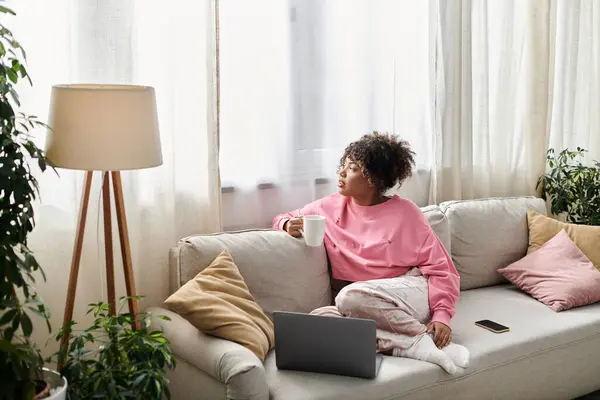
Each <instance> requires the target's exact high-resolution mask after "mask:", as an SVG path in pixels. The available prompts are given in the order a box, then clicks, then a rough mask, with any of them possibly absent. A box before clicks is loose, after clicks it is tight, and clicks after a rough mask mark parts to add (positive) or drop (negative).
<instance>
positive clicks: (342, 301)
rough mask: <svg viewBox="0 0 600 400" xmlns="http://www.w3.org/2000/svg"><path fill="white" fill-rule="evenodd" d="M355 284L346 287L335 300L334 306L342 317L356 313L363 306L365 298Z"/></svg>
mask: <svg viewBox="0 0 600 400" xmlns="http://www.w3.org/2000/svg"><path fill="white" fill-rule="evenodd" d="M357 286H358V285H357V284H352V285H348V286H346V287H345V288H343V289H342V290H340V292H339V293H338V295H337V296H336V298H335V305H336V307H337V309H338V310H339V311H340V312H341V313H342V314H343V315H346V316H347V315H349V314H351V313H352V311H354V312H356V311H357V310H359V309H360V308H361V306H364V305H365V300H366V297H368V296H367V295H366V294H365V293H364V292H363V291H361V290H360V288H359V287H357Z"/></svg>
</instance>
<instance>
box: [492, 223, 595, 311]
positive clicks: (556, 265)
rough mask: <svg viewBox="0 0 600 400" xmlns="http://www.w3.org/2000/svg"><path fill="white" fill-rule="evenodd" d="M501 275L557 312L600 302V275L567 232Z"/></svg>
mask: <svg viewBox="0 0 600 400" xmlns="http://www.w3.org/2000/svg"><path fill="white" fill-rule="evenodd" d="M498 272H500V273H501V274H502V275H503V276H504V277H506V278H507V279H508V280H509V281H511V282H512V283H513V284H514V285H515V286H516V287H518V288H519V289H521V290H522V291H524V292H526V293H529V294H530V295H532V296H533V297H534V298H536V299H538V300H539V301H541V302H542V303H544V304H546V305H547V306H548V307H550V308H551V309H552V310H554V311H556V312H559V311H563V310H568V309H569V308H573V307H580V306H585V305H587V304H591V303H596V302H598V301H600V272H598V270H596V268H594V264H592V262H591V261H590V260H589V259H588V258H587V257H586V256H585V254H583V252H582V251H581V250H580V249H579V247H577V245H576V244H575V243H573V241H572V240H571V238H569V235H568V234H567V232H566V231H564V230H562V231H560V232H559V233H558V234H557V235H556V236H554V237H553V238H552V239H550V240H549V241H547V242H546V243H544V244H543V245H542V247H540V248H539V249H538V250H536V251H534V252H533V253H530V254H528V255H526V256H525V257H524V258H522V259H520V260H518V261H516V262H514V263H512V264H510V265H509V266H508V267H506V268H501V269H499V270H498Z"/></svg>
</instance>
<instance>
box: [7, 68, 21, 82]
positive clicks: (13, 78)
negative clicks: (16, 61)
mask: <svg viewBox="0 0 600 400" xmlns="http://www.w3.org/2000/svg"><path fill="white" fill-rule="evenodd" d="M6 76H7V77H8V79H10V81H11V82H12V83H15V84H16V83H17V81H18V80H19V78H18V77H17V74H16V73H15V71H13V70H12V69H6Z"/></svg>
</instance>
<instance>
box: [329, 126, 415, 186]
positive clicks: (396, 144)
mask: <svg viewBox="0 0 600 400" xmlns="http://www.w3.org/2000/svg"><path fill="white" fill-rule="evenodd" d="M347 158H349V159H350V160H352V161H353V162H354V163H356V164H357V165H358V166H359V168H360V169H361V171H362V174H363V175H364V176H365V177H366V178H367V179H368V180H369V181H370V182H371V183H372V184H373V185H374V186H375V188H376V189H377V191H378V192H379V193H383V192H385V191H386V190H388V189H390V188H392V187H394V186H395V185H396V184H400V185H401V184H402V183H403V182H404V180H406V178H408V177H410V176H411V175H412V169H413V167H414V166H415V153H414V152H413V151H412V150H411V149H410V145H409V143H408V142H406V141H404V140H400V139H399V138H398V136H397V135H392V134H389V133H380V132H377V131H374V132H373V133H370V134H366V135H363V137H361V138H360V139H359V140H357V141H354V142H352V143H350V144H349V145H348V146H347V147H346V149H345V150H344V155H343V156H342V158H341V159H340V164H339V167H338V168H339V169H340V170H341V169H342V168H343V167H344V164H345V162H346V159H347Z"/></svg>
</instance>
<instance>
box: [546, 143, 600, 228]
mask: <svg viewBox="0 0 600 400" xmlns="http://www.w3.org/2000/svg"><path fill="white" fill-rule="evenodd" d="M586 152H587V151H586V150H585V149H582V148H579V147H578V148H577V150H576V151H570V150H569V149H565V150H563V151H561V152H560V153H558V155H557V154H556V153H555V152H554V149H549V150H548V154H547V162H548V167H549V171H548V172H547V173H546V174H545V175H542V176H541V177H540V178H539V179H538V182H537V186H536V188H537V189H538V190H540V193H541V196H542V198H543V199H544V200H550V208H551V209H550V211H551V212H552V214H554V215H564V216H565V217H566V220H567V222H570V223H575V224H581V225H600V162H598V161H592V162H591V163H589V164H587V165H586V164H584V163H583V162H582V160H583V158H584V155H585V153H586Z"/></svg>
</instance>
